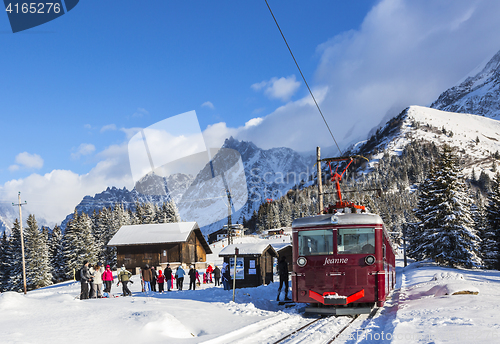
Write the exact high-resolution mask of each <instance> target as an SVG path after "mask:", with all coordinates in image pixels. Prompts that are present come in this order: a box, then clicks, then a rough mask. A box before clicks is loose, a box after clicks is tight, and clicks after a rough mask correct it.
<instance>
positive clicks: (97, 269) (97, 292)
mask: <svg viewBox="0 0 500 344" xmlns="http://www.w3.org/2000/svg"><path fill="white" fill-rule="evenodd" d="M89 272H90V274H91V275H92V278H93V281H92V295H90V298H93V299H95V298H96V297H97V298H99V299H100V298H101V297H102V273H103V272H104V267H103V266H102V263H97V265H95V266H93V267H91V268H90V270H89Z"/></svg>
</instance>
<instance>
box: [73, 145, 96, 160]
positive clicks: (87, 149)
mask: <svg viewBox="0 0 500 344" xmlns="http://www.w3.org/2000/svg"><path fill="white" fill-rule="evenodd" d="M94 152H95V146H94V145H93V144H91V143H82V144H81V145H80V146H78V148H77V149H76V152H74V153H71V158H72V159H79V158H80V157H81V156H83V155H89V154H92V153H94Z"/></svg>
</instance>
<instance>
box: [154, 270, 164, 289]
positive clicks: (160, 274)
mask: <svg viewBox="0 0 500 344" xmlns="http://www.w3.org/2000/svg"><path fill="white" fill-rule="evenodd" d="M156 282H157V283H158V291H159V292H160V293H163V283H165V276H164V275H163V272H162V271H161V270H158V278H157V279H156Z"/></svg>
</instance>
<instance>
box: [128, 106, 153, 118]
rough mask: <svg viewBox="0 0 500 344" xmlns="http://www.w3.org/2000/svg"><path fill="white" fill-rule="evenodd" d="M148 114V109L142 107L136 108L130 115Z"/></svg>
mask: <svg viewBox="0 0 500 344" xmlns="http://www.w3.org/2000/svg"><path fill="white" fill-rule="evenodd" d="M147 115H149V112H148V110H146V109H144V108H137V110H136V111H135V112H134V113H133V114H132V117H139V118H140V117H144V116H147Z"/></svg>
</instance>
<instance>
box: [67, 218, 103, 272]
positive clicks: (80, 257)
mask: <svg viewBox="0 0 500 344" xmlns="http://www.w3.org/2000/svg"><path fill="white" fill-rule="evenodd" d="M63 247H64V248H63V251H64V260H65V262H66V277H68V278H73V274H74V272H75V271H77V270H79V269H80V268H81V267H82V265H83V262H84V261H88V262H89V263H91V264H94V263H96V262H97V258H98V255H97V251H98V249H97V246H96V244H95V241H94V237H93V235H92V221H91V220H90V218H89V217H88V215H87V214H82V215H78V211H77V210H76V209H75V212H74V214H73V219H71V221H69V222H68V224H67V225H66V232H65V234H64V238H63Z"/></svg>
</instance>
